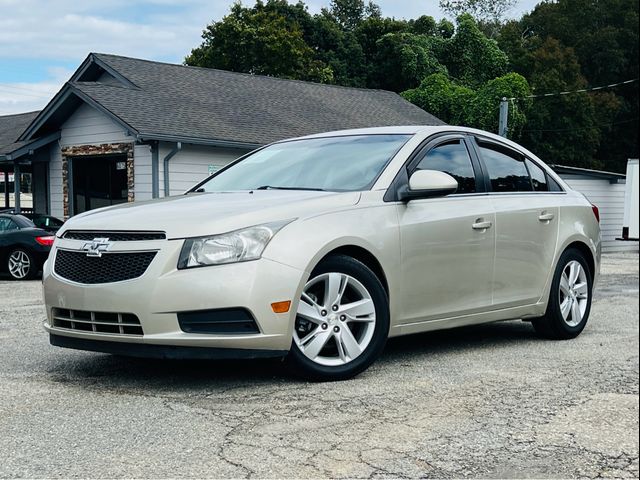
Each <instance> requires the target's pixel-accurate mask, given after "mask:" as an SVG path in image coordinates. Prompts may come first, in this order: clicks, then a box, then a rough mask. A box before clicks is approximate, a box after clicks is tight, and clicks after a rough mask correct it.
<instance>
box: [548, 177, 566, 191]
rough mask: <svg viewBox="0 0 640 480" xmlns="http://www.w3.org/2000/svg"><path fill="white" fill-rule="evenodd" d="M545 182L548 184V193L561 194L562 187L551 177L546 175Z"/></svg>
mask: <svg viewBox="0 0 640 480" xmlns="http://www.w3.org/2000/svg"><path fill="white" fill-rule="evenodd" d="M547 182H548V183H549V191H550V192H563V191H564V190H562V187H561V186H560V184H559V183H558V182H556V181H555V180H554V179H553V178H552V177H550V176H549V175H547Z"/></svg>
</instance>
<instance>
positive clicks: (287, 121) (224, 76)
mask: <svg viewBox="0 0 640 480" xmlns="http://www.w3.org/2000/svg"><path fill="white" fill-rule="evenodd" d="M93 55H94V56H95V57H96V58H97V59H99V60H100V61H102V62H104V63H105V64H107V65H108V66H109V67H110V68H112V69H113V70H115V71H116V72H117V73H119V74H120V75H122V76H123V77H126V79H128V80H130V81H131V82H132V83H133V84H135V86H136V87H137V88H135V87H130V86H125V85H122V86H119V85H114V84H113V83H111V84H108V85H107V84H105V83H99V82H80V81H77V82H72V83H71V85H72V86H73V87H75V88H76V89H78V90H79V91H81V92H82V93H83V94H85V95H87V96H88V97H90V98H91V99H93V100H94V101H96V102H97V103H99V104H100V105H101V106H103V107H104V108H105V109H107V110H108V111H110V112H111V113H113V114H114V115H115V116H117V117H119V118H120V119H121V120H122V121H123V122H125V123H126V124H128V125H130V126H131V127H132V128H133V129H135V130H137V132H138V133H141V134H154V135H166V136H169V137H194V138H202V139H215V140H224V141H231V142H243V143H250V144H265V143H269V142H272V141H275V140H279V139H282V138H286V137H294V136H301V135H307V134H312V133H319V132H325V131H329V130H339V129H345V128H360V127H373V126H387V125H443V124H444V123H443V122H442V121H440V120H439V119H437V118H436V117H434V116H433V115H430V114H429V113H427V112H425V111H424V110H422V109H420V108H418V107H416V106H415V105H413V104H411V103H409V102H407V101H406V100H404V99H403V98H402V97H400V96H399V95H397V94H395V93H393V92H388V91H383V90H367V89H358V88H347V87H339V86H332V85H323V84H318V83H311V82H302V81H297V80H285V79H278V78H273V77H266V76H258V75H248V74H242V73H234V72H227V71H223V70H215V69H208V68H197V67H186V66H182V65H173V64H167V63H159V62H153V61H148V60H139V59H134V58H128V57H120V56H115V55H106V54H93ZM148 137H149V138H152V136H151V135H148Z"/></svg>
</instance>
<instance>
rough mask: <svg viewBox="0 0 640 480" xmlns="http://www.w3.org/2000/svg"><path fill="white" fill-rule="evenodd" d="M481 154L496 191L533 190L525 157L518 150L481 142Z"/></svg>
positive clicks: (492, 186)
mask: <svg viewBox="0 0 640 480" xmlns="http://www.w3.org/2000/svg"><path fill="white" fill-rule="evenodd" d="M479 148H480V155H482V159H483V160H484V163H485V165H486V167H487V173H488V175H489V179H490V180H491V190H492V191H494V192H530V191H532V190H533V188H532V186H531V179H530V178H529V172H528V171H527V167H526V166H525V163H524V158H523V157H522V156H521V155H519V154H518V153H516V152H512V151H510V150H508V149H506V148H505V149H503V148H500V147H498V146H494V145H491V144H484V143H479Z"/></svg>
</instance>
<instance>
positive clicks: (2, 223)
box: [0, 217, 18, 232]
mask: <svg viewBox="0 0 640 480" xmlns="http://www.w3.org/2000/svg"><path fill="white" fill-rule="evenodd" d="M8 230H18V225H16V223H15V222H14V221H13V220H11V219H10V218H7V217H2V218H0V232H6V231H8Z"/></svg>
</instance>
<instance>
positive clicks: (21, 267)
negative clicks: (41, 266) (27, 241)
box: [7, 248, 38, 280]
mask: <svg viewBox="0 0 640 480" xmlns="http://www.w3.org/2000/svg"><path fill="white" fill-rule="evenodd" d="M7 271H8V272H9V275H11V278H13V279H14V280H30V279H32V278H34V277H35V276H36V274H37V273H38V267H37V265H36V262H35V259H34V258H33V255H31V253H29V251H27V250H24V249H22V248H16V249H15V250H13V251H12V252H11V253H10V254H9V256H8V257H7Z"/></svg>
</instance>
